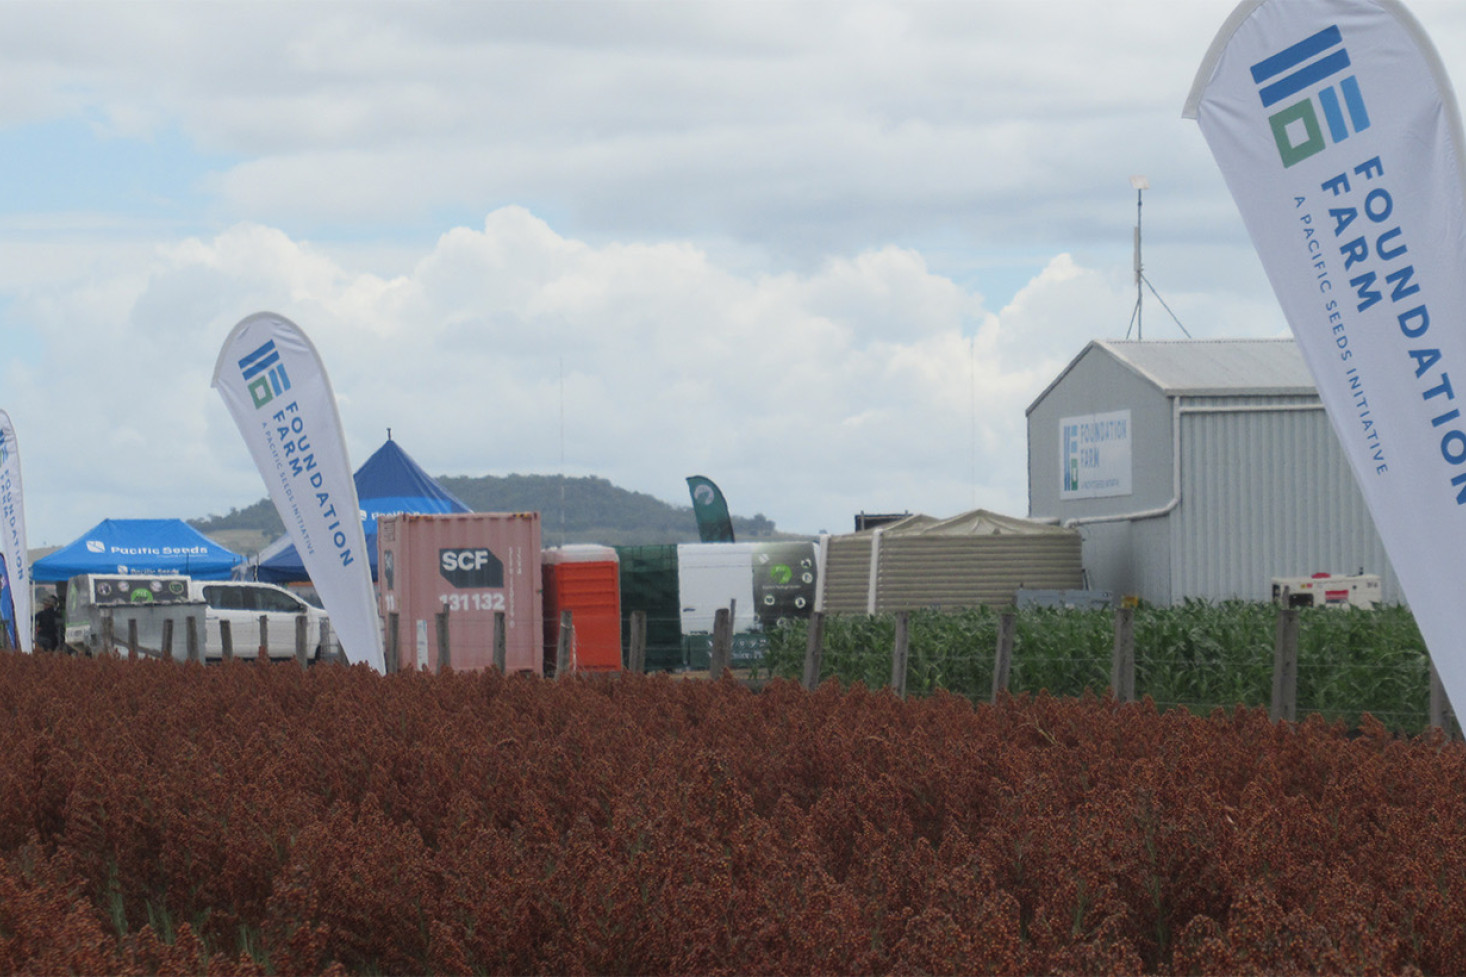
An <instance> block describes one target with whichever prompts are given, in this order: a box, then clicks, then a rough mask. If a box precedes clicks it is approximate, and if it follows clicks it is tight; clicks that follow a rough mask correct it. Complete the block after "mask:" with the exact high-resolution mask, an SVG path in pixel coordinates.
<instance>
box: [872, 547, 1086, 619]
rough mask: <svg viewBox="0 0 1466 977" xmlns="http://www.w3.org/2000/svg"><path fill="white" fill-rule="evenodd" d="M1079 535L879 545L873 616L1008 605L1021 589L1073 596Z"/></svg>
mask: <svg viewBox="0 0 1466 977" xmlns="http://www.w3.org/2000/svg"><path fill="white" fill-rule="evenodd" d="M1083 580H1084V573H1083V570H1082V568H1081V566H1080V562H1079V535H1078V534H1077V533H1075V534H1073V535H1072V536H976V537H969V538H962V537H943V536H907V537H900V536H898V537H894V538H891V539H887V540H884V541H883V542H882V544H881V563H880V577H879V585H878V590H877V594H876V610H877V611H907V610H919V609H921V608H924V607H941V608H949V609H952V610H956V609H958V608H963V607H975V606H978V605H980V604H987V605H997V606H1001V605H1005V604H1011V603H1013V601H1014V598H1015V597H1016V595H1017V592H1018V589H1019V588H1020V587H1026V588H1029V589H1033V590H1077V589H1079V588H1080V587H1081V586H1082V585H1083Z"/></svg>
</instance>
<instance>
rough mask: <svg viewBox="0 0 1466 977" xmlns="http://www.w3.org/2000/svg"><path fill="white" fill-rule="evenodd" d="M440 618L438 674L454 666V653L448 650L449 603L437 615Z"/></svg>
mask: <svg viewBox="0 0 1466 977" xmlns="http://www.w3.org/2000/svg"><path fill="white" fill-rule="evenodd" d="M435 616H436V617H437V619H438V622H437V623H438V674H439V675H441V674H443V673H444V672H446V671H449V670H450V669H452V667H453V653H452V652H451V651H449V650H448V605H447V604H444V605H443V609H442V610H441V611H439V612H438V613H437V614H436V615H435Z"/></svg>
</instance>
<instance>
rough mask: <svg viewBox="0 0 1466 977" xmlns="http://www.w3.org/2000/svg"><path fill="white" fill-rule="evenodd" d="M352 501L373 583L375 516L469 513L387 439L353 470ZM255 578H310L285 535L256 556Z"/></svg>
mask: <svg viewBox="0 0 1466 977" xmlns="http://www.w3.org/2000/svg"><path fill="white" fill-rule="evenodd" d="M355 481H356V498H357V502H358V503H360V505H361V513H362V529H364V530H365V531H366V543H367V553H368V554H369V555H370V557H371V564H372V579H373V580H375V579H377V517H378V516H390V515H394V514H396V513H399V512H413V513H423V512H471V511H472V510H471V509H469V508H468V506H466V505H464V504H463V503H462V502H460V501H459V500H458V499H457V498H456V497H455V496H454V495H453V494H452V493H451V492H448V491H447V490H445V489H444V488H443V487H442V486H441V485H439V484H438V483H437V482H435V481H434V480H433V478H432V476H430V475H429V474H428V473H427V472H425V471H423V470H422V469H421V468H419V467H418V464H417V462H415V461H413V460H412V459H411V458H410V457H408V454H407V452H405V451H403V450H402V449H401V448H399V447H398V446H397V442H396V441H393V440H392V439H391V437H388V438H387V441H386V443H385V444H383V445H382V446H381V447H380V448H378V449H377V450H376V453H375V454H373V455H372V456H371V457H370V458H368V459H367V460H366V462H365V463H364V464H363V465H362V466H361V467H360V468H358V469H357V470H356V475H355ZM255 575H256V579H259V580H266V581H270V582H272V583H297V582H300V581H304V580H309V579H310V575H309V574H307V573H306V572H305V564H304V562H303V561H302V560H301V558H300V554H299V553H297V552H296V550H295V544H293V543H291V542H290V537H289V536H288V535H287V536H283V537H281V538H280V539H278V540H276V541H275V542H274V543H271V544H270V545H269V546H268V547H266V548H265V550H264V551H263V552H262V553H260V560H259V566H258V567H257V568H256V570H255Z"/></svg>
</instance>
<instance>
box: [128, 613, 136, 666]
mask: <svg viewBox="0 0 1466 977" xmlns="http://www.w3.org/2000/svg"><path fill="white" fill-rule="evenodd" d="M127 660H128V661H137V618H135V617H130V618H128V619H127Z"/></svg>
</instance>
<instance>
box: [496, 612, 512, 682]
mask: <svg viewBox="0 0 1466 977" xmlns="http://www.w3.org/2000/svg"><path fill="white" fill-rule="evenodd" d="M508 658H509V626H508V623H507V618H506V617H505V616H504V612H503V611H495V612H494V667H495V668H497V669H498V670H499V674H500V675H503V674H504V673H505V672H506V671H508V668H509V665H508Z"/></svg>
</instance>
